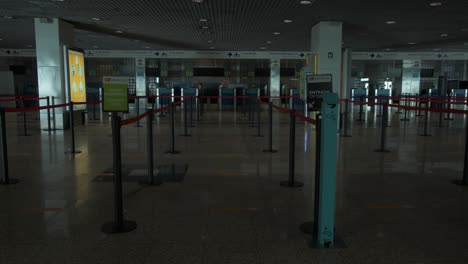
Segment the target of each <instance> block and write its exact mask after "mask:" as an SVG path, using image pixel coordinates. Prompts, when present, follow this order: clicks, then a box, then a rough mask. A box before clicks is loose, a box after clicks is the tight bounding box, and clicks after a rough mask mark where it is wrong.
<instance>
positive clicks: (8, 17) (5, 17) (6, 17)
mask: <svg viewBox="0 0 468 264" xmlns="http://www.w3.org/2000/svg"><path fill="white" fill-rule="evenodd" d="M3 18H4V19H12V18H13V17H12V16H3Z"/></svg>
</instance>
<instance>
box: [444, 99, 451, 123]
mask: <svg viewBox="0 0 468 264" xmlns="http://www.w3.org/2000/svg"><path fill="white" fill-rule="evenodd" d="M446 101H447V109H448V110H449V111H450V110H452V104H451V102H452V97H451V96H447V97H446ZM444 120H448V121H452V120H453V118H452V116H451V114H450V112H447V116H446V117H445V118H444Z"/></svg>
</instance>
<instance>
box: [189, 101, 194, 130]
mask: <svg viewBox="0 0 468 264" xmlns="http://www.w3.org/2000/svg"><path fill="white" fill-rule="evenodd" d="M189 98H190V127H195V126H194V125H193V97H192V96H190V97H189Z"/></svg>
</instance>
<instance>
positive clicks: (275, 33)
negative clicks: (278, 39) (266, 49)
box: [273, 32, 281, 35]
mask: <svg viewBox="0 0 468 264" xmlns="http://www.w3.org/2000/svg"><path fill="white" fill-rule="evenodd" d="M279 34H281V33H279V32H273V35H279Z"/></svg>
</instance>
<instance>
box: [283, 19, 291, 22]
mask: <svg viewBox="0 0 468 264" xmlns="http://www.w3.org/2000/svg"><path fill="white" fill-rule="evenodd" d="M283 22H284V23H292V22H293V21H292V20H291V19H285V20H283Z"/></svg>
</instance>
